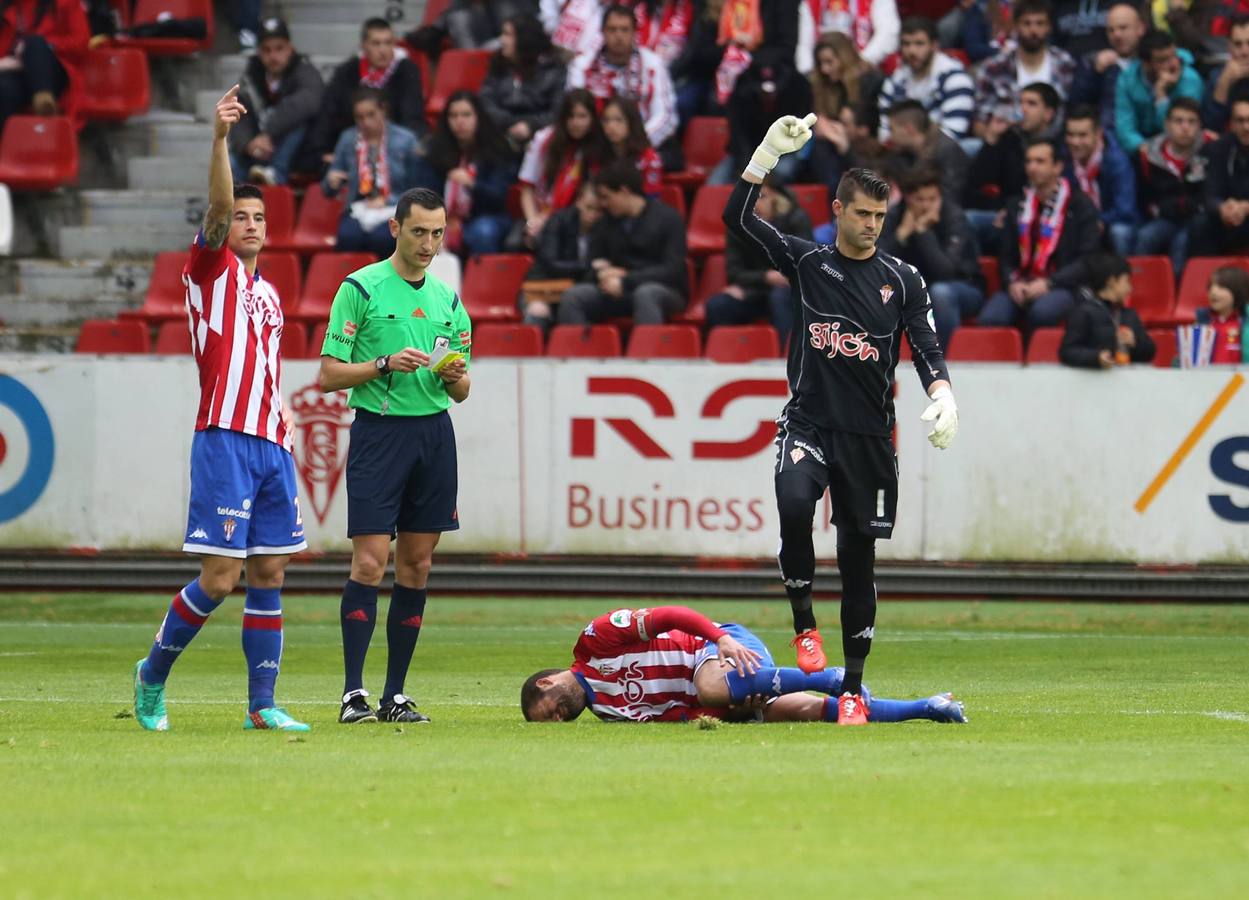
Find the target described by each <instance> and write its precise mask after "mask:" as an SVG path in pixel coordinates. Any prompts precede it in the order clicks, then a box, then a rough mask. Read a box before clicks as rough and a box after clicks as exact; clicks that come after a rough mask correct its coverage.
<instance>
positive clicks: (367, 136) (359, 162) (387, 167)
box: [321, 88, 422, 257]
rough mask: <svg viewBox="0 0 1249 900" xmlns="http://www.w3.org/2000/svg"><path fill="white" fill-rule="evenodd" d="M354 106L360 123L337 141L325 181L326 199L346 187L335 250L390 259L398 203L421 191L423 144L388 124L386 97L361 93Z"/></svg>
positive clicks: (361, 90) (366, 90) (364, 90)
mask: <svg viewBox="0 0 1249 900" xmlns="http://www.w3.org/2000/svg"><path fill="white" fill-rule="evenodd" d="M351 107H352V116H353V117H354V118H355V121H356V124H355V125H354V126H352V127H351V128H348V129H347V130H346V131H344V132H343V133H342V136H341V137H340V138H339V139H338V145H337V146H336V147H335V149H334V161H333V162H332V163H331V164H330V169H329V171H328V172H326V173H325V178H324V180H323V181H322V182H321V184H322V188H323V189H324V191H325V193H326V195H327V196H333V195H335V194H337V193H338V192H339V191H340V190H342V188H343V187H344V185H345V186H346V187H347V208H346V209H345V210H343V217H342V218H341V219H340V220H339V222H338V243H337V245H336V246H337V248H338V249H339V250H359V251H367V252H369V253H373V254H375V255H376V256H378V257H383V256H388V255H389V254H390V253H391V252H393V251H394V249H395V239H394V238H393V237H391V234H390V218H391V216H392V215H393V214H394V210H395V203H396V201H397V199H398V198H399V197H400V196H401V195H402V194H403V192H404V191H406V190H408V189H409V188H412V187H416V186H417V179H418V177H419V174H420V168H421V162H422V160H421V156H420V145H419V142H418V140H417V137H416V135H415V134H413V133H412V132H411V131H409V130H408V129H406V128H404V127H403V126H402V125H396V124H395V123H393V122H390V121H388V120H387V116H386V95H385V94H383V93H382V92H381V91H379V90H377V89H376V88H357V89H356V95H355V98H354V100H353V102H352V105H351Z"/></svg>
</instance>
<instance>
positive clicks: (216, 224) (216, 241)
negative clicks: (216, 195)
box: [204, 207, 230, 250]
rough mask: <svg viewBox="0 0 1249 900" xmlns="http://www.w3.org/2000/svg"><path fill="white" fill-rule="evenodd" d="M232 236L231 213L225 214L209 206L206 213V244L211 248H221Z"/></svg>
mask: <svg viewBox="0 0 1249 900" xmlns="http://www.w3.org/2000/svg"><path fill="white" fill-rule="evenodd" d="M229 236H230V214H229V213H228V212H227V213H226V214H225V215H224V216H222V215H221V214H220V213H217V212H215V211H214V210H213V208H212V207H209V208H208V212H206V213H204V244H205V245H206V246H207V247H208V248H209V249H210V250H220V249H221V248H222V247H223V246H225V242H226V238H227V237H229Z"/></svg>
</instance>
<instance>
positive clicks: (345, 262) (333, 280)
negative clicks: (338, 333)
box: [294, 253, 377, 322]
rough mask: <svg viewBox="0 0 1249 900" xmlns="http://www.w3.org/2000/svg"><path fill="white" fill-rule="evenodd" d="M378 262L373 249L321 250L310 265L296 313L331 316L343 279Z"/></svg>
mask: <svg viewBox="0 0 1249 900" xmlns="http://www.w3.org/2000/svg"><path fill="white" fill-rule="evenodd" d="M375 262H377V259H376V257H374V256H373V254H372V253H318V254H317V255H316V256H314V257H312V262H311V263H310V264H309V265H308V275H307V277H306V278H305V279H304V290H303V296H302V297H300V298H299V305H298V306H297V307H295V310H296V311H295V313H294V316H296V317H297V318H299V319H301V320H303V321H310V322H317V321H320V320H324V319H328V318H329V315H330V305H331V304H332V303H333V302H334V295H335V294H337V293H338V288H339V285H341V284H342V283H343V279H344V278H346V277H347V276H348V275H350V274H351V273H352V272H354V271H355V270H356V269H362V268H364V267H365V266H370V265H372V264H373V263H375Z"/></svg>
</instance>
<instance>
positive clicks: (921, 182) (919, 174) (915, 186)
mask: <svg viewBox="0 0 1249 900" xmlns="http://www.w3.org/2000/svg"><path fill="white" fill-rule="evenodd" d="M934 186H935V187H938V188H939V187H941V170H940V169H938V168H937V167H936V166H933V165H928V164H922V165H918V166H915V167H913V168H910V169H907V170H906V171H905V172H903V173H902V177H900V178H899V179H898V187H899V188H900V189H901V191H902V194H903V196H906V195H908V194H913V193H915V192H916V191H920V190H923V189H924V188H926V187H934Z"/></svg>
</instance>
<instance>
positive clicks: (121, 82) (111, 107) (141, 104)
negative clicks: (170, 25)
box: [80, 47, 152, 122]
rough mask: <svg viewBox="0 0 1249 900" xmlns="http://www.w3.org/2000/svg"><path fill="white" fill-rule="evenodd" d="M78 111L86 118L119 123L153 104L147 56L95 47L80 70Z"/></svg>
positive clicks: (131, 49)
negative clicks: (80, 103)
mask: <svg viewBox="0 0 1249 900" xmlns="http://www.w3.org/2000/svg"><path fill="white" fill-rule="evenodd" d="M82 81H83V84H84V85H86V90H84V91H83V92H82V105H81V106H80V110H81V111H82V114H83V115H85V116H86V117H87V118H88V119H103V120H105V121H109V122H121V121H123V120H125V119H129V118H130V117H131V116H137V115H139V114H141V113H145V112H147V110H148V106H149V105H151V102H152V80H151V76H150V75H149V73H148V68H147V56H146V55H144V53H143V51H141V50H137V49H135V48H134V47H97V48H95V49H93V50H90V51H88V52H87V55H86V58H85V59H84V62H83V67H82Z"/></svg>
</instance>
